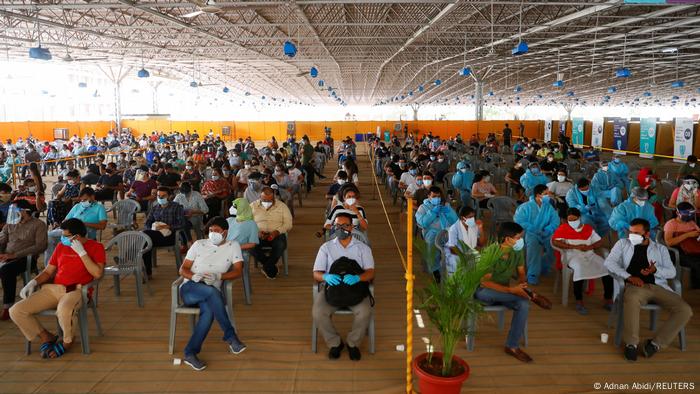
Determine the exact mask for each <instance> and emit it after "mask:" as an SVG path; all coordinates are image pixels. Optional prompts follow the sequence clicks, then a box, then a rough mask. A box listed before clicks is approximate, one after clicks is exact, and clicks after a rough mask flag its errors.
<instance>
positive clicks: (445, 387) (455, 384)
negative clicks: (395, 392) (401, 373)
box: [413, 352, 469, 394]
mask: <svg viewBox="0 0 700 394" xmlns="http://www.w3.org/2000/svg"><path fill="white" fill-rule="evenodd" d="M428 355H429V354H428V353H423V354H420V355H418V356H417V357H416V358H414V359H413V371H414V372H415V374H416V376H417V377H418V387H419V388H420V392H421V394H459V393H460V391H461V390H462V384H463V383H464V381H465V380H467V378H468V377H469V365H468V364H467V362H466V361H464V360H462V359H461V358H459V357H457V356H452V360H453V361H454V362H456V363H459V364H460V365H462V367H463V368H464V372H462V373H461V374H459V375H457V376H452V377H442V376H437V375H433V374H430V373H428V372H427V371H425V370H423V369H422V368H421V367H420V366H419V365H420V363H421V362H422V361H423V360H425V359H427V358H428ZM435 357H439V358H440V359H442V353H440V352H434V353H433V358H435Z"/></svg>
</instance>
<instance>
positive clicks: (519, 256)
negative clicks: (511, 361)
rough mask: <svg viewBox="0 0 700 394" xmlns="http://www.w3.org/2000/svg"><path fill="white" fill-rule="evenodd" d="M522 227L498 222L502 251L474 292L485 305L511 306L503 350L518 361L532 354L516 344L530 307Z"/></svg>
mask: <svg viewBox="0 0 700 394" xmlns="http://www.w3.org/2000/svg"><path fill="white" fill-rule="evenodd" d="M524 237H525V231H524V230H523V228H522V227H521V226H520V225H519V224H517V223H513V222H506V223H503V224H501V227H500V229H499V230H498V242H499V243H500V245H501V251H502V252H503V256H502V259H501V260H500V261H499V262H498V263H496V264H494V266H493V267H491V273H488V274H486V275H484V277H483V278H482V279H481V286H480V287H479V288H478V289H477V290H476V293H474V296H475V297H476V299H478V300H479V301H481V302H483V303H484V304H486V305H503V306H505V307H506V308H508V309H512V310H513V319H512V320H511V323H510V331H509V332H508V338H507V339H506V346H505V352H506V354H508V355H511V356H513V357H515V358H516V359H518V360H520V361H522V362H526V363H529V362H532V358H531V357H530V356H529V355H528V354H527V353H525V352H524V351H522V350H521V349H520V347H519V346H518V344H519V343H520V338H522V336H523V332H524V330H525V326H526V325H527V318H528V312H529V310H530V297H529V296H528V294H527V292H526V291H525V289H526V288H527V281H526V279H525V258H524V256H523V254H524V253H523V249H524V247H525V239H524ZM516 273H517V275H518V284H517V285H515V286H511V285H510V281H511V278H512V277H513V276H514V275H515V274H516Z"/></svg>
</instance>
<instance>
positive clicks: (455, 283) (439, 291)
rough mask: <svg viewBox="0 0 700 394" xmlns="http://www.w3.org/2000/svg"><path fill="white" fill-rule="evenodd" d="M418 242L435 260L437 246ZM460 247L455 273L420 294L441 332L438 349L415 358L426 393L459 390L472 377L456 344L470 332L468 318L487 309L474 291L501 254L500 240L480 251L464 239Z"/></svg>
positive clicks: (424, 305)
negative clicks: (472, 248)
mask: <svg viewBox="0 0 700 394" xmlns="http://www.w3.org/2000/svg"><path fill="white" fill-rule="evenodd" d="M416 246H417V248H418V250H419V251H420V253H421V254H422V255H423V258H424V259H425V260H426V261H435V257H436V253H437V252H438V251H437V250H436V249H435V248H434V247H433V248H431V247H428V245H427V244H425V243H417V244H416ZM457 249H458V250H457V253H456V255H457V258H458V264H457V267H456V271H455V273H453V274H452V275H448V276H447V277H443V278H442V280H441V282H440V283H437V282H435V281H431V282H430V283H428V285H427V286H425V287H424V288H423V289H422V290H421V291H420V292H419V294H418V296H419V299H420V301H421V305H420V308H422V309H423V310H425V312H426V314H427V315H428V319H429V320H430V322H431V323H432V325H433V327H434V328H435V329H436V330H437V331H438V333H439V335H440V339H439V341H438V351H432V350H433V349H432V346H431V347H430V348H429V350H430V352H427V353H423V354H420V355H418V356H417V357H416V358H414V359H413V370H414V371H415V374H416V376H418V385H419V387H420V391H421V393H422V394H433V393H434V394H437V393H439V394H451V393H455V394H458V393H459V392H460V390H461V387H462V384H463V383H464V381H465V380H466V379H467V378H468V377H469V365H468V364H467V363H466V362H465V361H464V360H462V359H461V358H459V357H457V356H455V354H454V352H455V347H456V346H457V344H458V343H459V341H460V340H461V339H462V338H464V337H465V335H466V334H467V321H468V320H469V319H470V318H473V319H476V318H478V317H479V315H481V314H482V313H483V306H482V305H481V303H480V302H479V301H478V300H476V299H475V298H474V292H475V291H476V290H477V288H478V287H479V284H480V283H481V278H483V276H484V275H486V274H487V273H488V272H489V271H490V269H491V267H492V266H493V264H494V262H495V261H496V259H499V258H501V250H500V247H499V246H498V244H492V245H490V246H488V247H486V248H484V249H483V250H482V251H481V252H480V253H477V252H476V251H473V250H470V249H469V247H468V246H466V245H465V244H463V243H461V244H460V247H459V248H457ZM463 251H467V252H463Z"/></svg>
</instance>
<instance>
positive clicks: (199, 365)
mask: <svg viewBox="0 0 700 394" xmlns="http://www.w3.org/2000/svg"><path fill="white" fill-rule="evenodd" d="M182 361H184V362H185V364H187V365H189V366H190V367H192V369H194V370H195V371H201V370H203V369H204V368H206V367H207V364H204V363H203V362H202V360H200V359H199V358H197V356H196V355H194V354H191V355H189V356H185V358H184V359H183V360H182Z"/></svg>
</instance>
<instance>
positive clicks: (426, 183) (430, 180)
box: [423, 179, 433, 187]
mask: <svg viewBox="0 0 700 394" xmlns="http://www.w3.org/2000/svg"><path fill="white" fill-rule="evenodd" d="M423 184H424V185H425V187H430V185H432V184H433V180H432V179H424V180H423Z"/></svg>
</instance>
